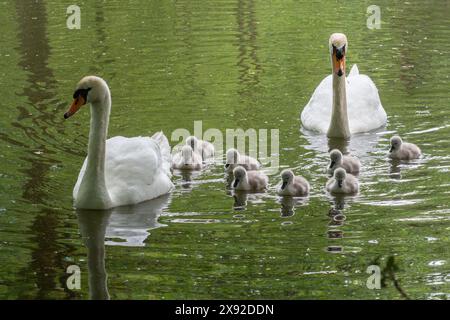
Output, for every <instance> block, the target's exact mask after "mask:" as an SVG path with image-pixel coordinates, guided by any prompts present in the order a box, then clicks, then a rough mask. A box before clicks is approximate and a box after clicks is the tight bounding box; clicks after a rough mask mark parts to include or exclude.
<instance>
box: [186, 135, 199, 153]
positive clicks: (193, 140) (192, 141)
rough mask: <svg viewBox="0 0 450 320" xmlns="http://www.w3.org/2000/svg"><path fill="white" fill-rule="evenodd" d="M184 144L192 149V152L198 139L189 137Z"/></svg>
mask: <svg viewBox="0 0 450 320" xmlns="http://www.w3.org/2000/svg"><path fill="white" fill-rule="evenodd" d="M186 144H187V145H188V146H190V147H191V148H192V150H195V149H196V148H197V145H198V139H197V137H194V136H190V137H188V138H187V139H186Z"/></svg>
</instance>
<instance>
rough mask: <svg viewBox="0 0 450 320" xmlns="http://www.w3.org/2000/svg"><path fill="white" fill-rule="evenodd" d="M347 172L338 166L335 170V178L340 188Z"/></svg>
mask: <svg viewBox="0 0 450 320" xmlns="http://www.w3.org/2000/svg"><path fill="white" fill-rule="evenodd" d="M346 176H347V173H346V172H345V170H344V169H342V168H338V169H336V170H335V171H334V179H336V181H337V183H338V186H339V188H342V182H343V181H344V180H345V177H346Z"/></svg>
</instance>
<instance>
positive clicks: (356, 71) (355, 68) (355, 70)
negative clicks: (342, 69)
mask: <svg viewBox="0 0 450 320" xmlns="http://www.w3.org/2000/svg"><path fill="white" fill-rule="evenodd" d="M357 75H359V69H358V66H357V65H356V63H355V64H354V65H353V67H352V69H351V70H350V73H349V74H348V76H349V77H351V76H357Z"/></svg>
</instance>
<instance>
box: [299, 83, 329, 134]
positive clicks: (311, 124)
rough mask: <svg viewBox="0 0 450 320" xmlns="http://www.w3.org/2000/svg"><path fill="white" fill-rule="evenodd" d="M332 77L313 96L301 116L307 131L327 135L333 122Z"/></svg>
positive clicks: (318, 87) (319, 86)
mask: <svg viewBox="0 0 450 320" xmlns="http://www.w3.org/2000/svg"><path fill="white" fill-rule="evenodd" d="M332 81H333V79H332V75H329V76H327V77H325V78H324V79H323V80H322V81H321V82H320V84H319V85H318V86H317V88H316V90H314V93H313V94H312V96H311V99H310V100H309V102H308V104H307V105H306V106H305V108H303V111H302V114H301V121H302V125H303V127H304V128H305V129H307V130H311V131H317V132H319V133H326V132H327V131H328V126H329V125H330V121H331V105H332V99H333V86H332Z"/></svg>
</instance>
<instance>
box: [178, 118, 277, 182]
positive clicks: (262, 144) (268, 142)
mask: <svg viewBox="0 0 450 320" xmlns="http://www.w3.org/2000/svg"><path fill="white" fill-rule="evenodd" d="M191 135H193V136H195V137H197V138H198V139H200V140H205V141H209V142H211V143H212V144H213V145H214V149H215V152H214V162H216V163H223V164H225V163H224V157H223V155H224V154H225V153H226V151H227V150H228V149H231V148H235V149H237V150H238V151H239V152H240V153H242V154H246V155H249V156H251V157H253V158H255V159H258V160H259V161H260V162H261V164H262V166H263V167H264V171H265V172H266V174H268V175H274V174H277V173H278V170H279V166H280V158H279V150H280V132H279V130H278V129H258V130H256V129H253V128H250V129H247V130H245V131H244V129H242V128H235V129H225V134H224V133H223V132H222V131H221V130H219V129H217V128H209V129H207V130H206V131H205V132H203V122H202V121H194V132H193V133H191V132H190V131H189V130H187V129H185V128H178V129H175V130H174V131H173V132H172V134H171V136H170V140H171V141H172V142H178V144H177V145H176V146H175V147H174V148H173V151H172V153H176V152H179V150H180V148H181V146H183V145H184V144H185V143H186V142H185V141H186V138H188V137H189V136H191ZM247 146H248V148H247ZM269 147H270V148H269Z"/></svg>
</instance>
